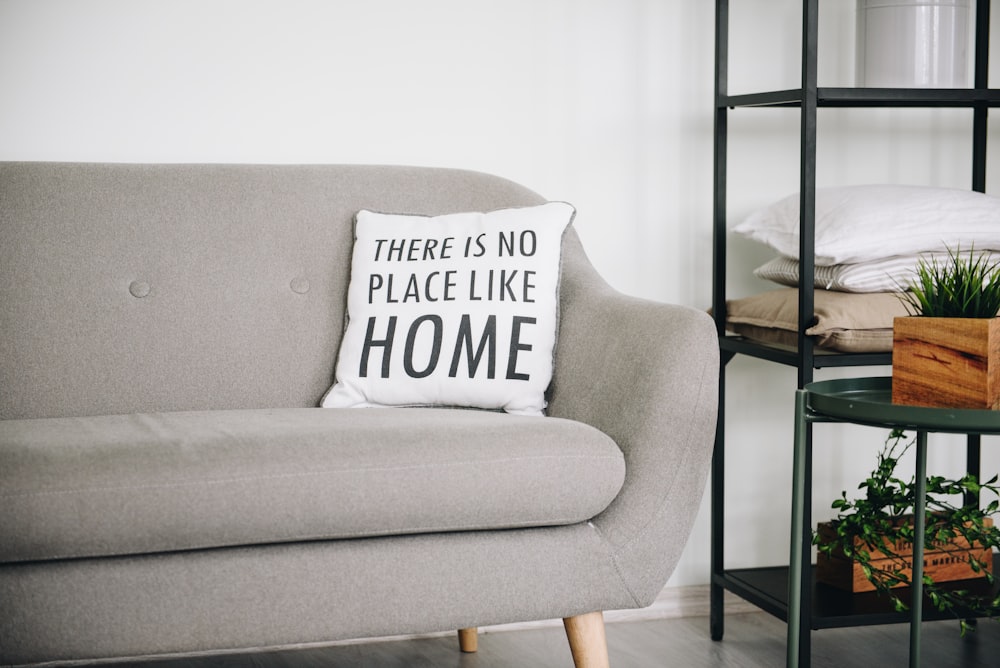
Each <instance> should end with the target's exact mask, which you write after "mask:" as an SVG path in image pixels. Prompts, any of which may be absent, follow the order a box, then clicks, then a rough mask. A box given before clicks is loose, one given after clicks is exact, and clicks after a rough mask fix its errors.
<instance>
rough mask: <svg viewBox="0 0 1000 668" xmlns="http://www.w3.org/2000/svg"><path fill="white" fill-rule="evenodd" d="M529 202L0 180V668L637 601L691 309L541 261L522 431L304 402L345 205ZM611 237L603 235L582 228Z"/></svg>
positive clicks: (677, 461)
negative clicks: (548, 346) (539, 321)
mask: <svg viewBox="0 0 1000 668" xmlns="http://www.w3.org/2000/svg"><path fill="white" fill-rule="evenodd" d="M540 202H542V198H541V197H539V196H538V195H537V194H535V193H533V192H531V191H529V190H527V189H525V188H524V187H521V186H519V185H517V184H514V183H512V182H509V181H506V180H503V179H500V178H497V177H493V176H488V175H483V174H479V173H471V172H465V171H457V170H443V169H428V168H409V167H376V166H288V165H285V166H262V165H126V164H73V163H0V663H2V664H15V665H18V664H35V663H42V662H53V661H55V662H61V661H79V660H89V659H95V660H96V659H118V658H121V657H145V656H151V655H165V654H178V653H199V652H210V651H213V652H214V651H233V652H236V651H249V650H252V649H255V648H263V647H268V648H274V647H287V646H296V645H302V644H309V643H322V642H327V641H335V640H339V639H347V638H363V637H375V636H385V635H393V634H409V633H424V632H437V631H443V630H448V629H452V630H454V629H464V630H465V631H464V633H461V634H460V637H461V638H462V644H463V648H464V649H466V650H471V649H473V648H474V641H475V635H474V633H475V631H474V629H475V627H478V626H481V625H487V624H499V623H506V622H515V621H528V620H536V619H548V618H563V619H565V620H566V625H567V632H568V635H569V637H570V644H571V648H572V649H573V654H574V658H575V660H576V663H577V665H579V666H584V665H594V666H598V665H602V664H604V663H606V660H607V659H606V648H605V647H604V646H603V633H604V627H603V620H602V617H601V612H600V611H602V610H608V609H620V608H636V607H642V606H646V605H648V604H650V603H651V602H652V601H653V600H654V598H655V597H656V595H657V594H658V593H659V591H660V590H661V588H662V587H663V585H664V583H665V582H666V580H667V578H668V576H669V575H670V573H671V572H672V570H673V568H674V566H675V564H676V562H677V559H678V557H679V555H680V553H681V550H682V548H683V547H684V544H685V541H686V539H687V536H688V534H689V530H690V528H691V525H692V522H693V520H694V516H695V513H696V510H697V508H698V505H699V502H700V500H701V498H702V491H703V487H704V484H705V479H706V472H707V467H708V462H709V458H710V450H711V447H712V446H711V444H712V441H713V435H714V429H715V419H716V402H717V378H718V374H717V369H718V347H717V343H716V334H715V330H714V327H713V325H712V322H711V320H710V319H709V318H708V316H706V315H705V314H704V313H702V312H699V311H697V310H695V309H691V308H686V307H679V306H672V305H665V304H656V303H651V302H648V301H643V300H639V299H634V298H629V297H625V296H622V295H621V294H619V293H617V292H615V291H614V290H612V289H611V288H609V287H608V286H607V284H606V283H604V282H603V281H602V279H601V278H600V277H599V276H598V275H597V274H596V273H595V271H594V269H593V267H592V266H591V265H590V263H589V262H588V260H587V258H586V256H585V254H584V251H583V249H582V248H581V245H580V242H579V239H578V237H577V236H576V234H575V232H573V231H572V229H571V230H570V231H569V232H567V234H566V236H565V237H564V241H563V259H562V263H563V266H562V285H561V292H560V304H561V315H560V317H561V321H560V325H559V336H558V341H557V347H556V357H555V359H556V361H555V371H554V378H553V381H552V384H551V387H550V390H549V395H548V400H549V406H548V410H547V417H525V416H516V415H507V414H503V413H498V412H492V411H475V410H455V409H444V408H381V409H380V408H369V409H364V408H361V409H323V408H317V407H316V406H317V402H318V401H319V399H320V398H321V397H322V396H323V393H324V392H325V391H326V390H327V388H328V387H329V385H330V383H331V379H332V375H333V369H334V364H335V361H336V356H337V351H338V345H339V341H340V337H341V334H342V330H343V327H344V309H345V303H344V301H345V294H346V286H347V281H348V276H349V265H350V252H351V246H352V238H353V237H352V220H353V216H354V214H355V213H356V212H357V211H358V210H359V209H361V208H369V209H373V210H378V211H392V212H409V213H428V214H431V213H434V214H437V213H443V212H453V211H477V210H479V211H481V210H491V209H495V208H499V207H510V206H524V205H531V204H537V203H540ZM613 222H614V221H609V224H613Z"/></svg>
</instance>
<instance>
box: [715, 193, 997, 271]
mask: <svg viewBox="0 0 1000 668" xmlns="http://www.w3.org/2000/svg"><path fill="white" fill-rule="evenodd" d="M815 229H816V250H815V258H816V260H815V261H816V265H817V266H824V265H834V264H852V263H858V262H867V261H870V260H876V259H879V258H884V257H888V256H892V255H915V254H918V253H924V252H928V251H946V250H947V249H948V248H951V249H952V250H955V249H960V250H968V249H969V248H973V247H974V248H975V249H976V250H998V249H1000V198H996V197H991V196H989V195H985V194H983V193H978V192H974V191H971V190H954V189H950V188H928V187H922V186H899V185H867V186H848V187H843V188H817V189H816V228H815ZM733 231H734V232H736V233H737V234H741V235H744V236H746V237H749V238H751V239H754V240H756V241H759V242H761V243H764V244H767V245H768V246H770V247H772V248H774V249H775V250H776V251H778V252H779V253H781V254H782V255H785V256H788V257H791V258H796V259H797V258H798V257H799V195H798V193H796V194H794V195H790V196H789V197H786V198H785V199H782V200H780V201H778V202H775V203H774V204H772V205H770V206H767V207H765V208H763V209H760V210H758V211H755V212H754V213H752V214H750V215H749V216H748V217H747V218H746V219H745V220H744V221H742V222H741V223H740V224H738V225H737V226H736V227H734V228H733Z"/></svg>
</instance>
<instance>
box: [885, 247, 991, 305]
mask: <svg viewBox="0 0 1000 668" xmlns="http://www.w3.org/2000/svg"><path fill="white" fill-rule="evenodd" d="M916 273H917V275H916V277H915V278H914V280H913V281H911V282H910V283H909V284H908V285H906V286H902V287H903V288H904V290H905V291H904V292H902V293H901V296H900V299H901V300H902V301H903V303H904V304H905V305H906V308H907V310H908V311H909V312H910V315H920V316H927V317H934V318H994V317H996V315H997V312H1000V261H994V260H991V259H990V255H988V254H985V253H981V254H979V255H976V254H975V252H974V251H973V249H971V248H970V249H969V253H968V254H967V255H966V254H964V253H962V252H961V250H960V249H957V248H956V249H955V250H952V249H950V248H949V249H948V259H947V260H944V261H942V262H938V261H937V259H936V258H932V259H930V260H927V259H925V258H921V259H920V261H919V263H918V264H917V270H916Z"/></svg>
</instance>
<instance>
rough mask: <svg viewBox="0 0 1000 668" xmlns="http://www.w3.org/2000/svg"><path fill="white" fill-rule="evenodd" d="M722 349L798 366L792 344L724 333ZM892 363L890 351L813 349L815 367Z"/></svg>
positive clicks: (797, 359) (796, 353)
mask: <svg viewBox="0 0 1000 668" xmlns="http://www.w3.org/2000/svg"><path fill="white" fill-rule="evenodd" d="M719 348H720V349H722V350H723V351H727V352H732V353H740V354H742V355H747V356H749V357H756V358H758V359H765V360H768V361H771V362H778V363H779V364H785V365H788V366H798V363H799V354H798V351H797V350H796V349H795V348H794V347H792V346H783V345H778V344H765V343H759V342H757V341H752V340H750V339H748V338H746V337H743V336H733V335H726V336H723V337H720V338H719ZM890 364H892V353H888V352H886V353H840V352H836V351H831V350H821V349H814V350H813V366H814V367H815V368H817V369H820V368H823V367H835V366H887V365H890Z"/></svg>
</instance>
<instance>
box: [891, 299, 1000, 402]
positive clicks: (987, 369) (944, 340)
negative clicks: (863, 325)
mask: <svg viewBox="0 0 1000 668" xmlns="http://www.w3.org/2000/svg"><path fill="white" fill-rule="evenodd" d="M892 402H893V403H894V404H906V405H910V406H933V407H946V408H980V409H998V408H1000V318H925V317H922V316H906V317H898V318H895V319H893V326H892Z"/></svg>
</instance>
